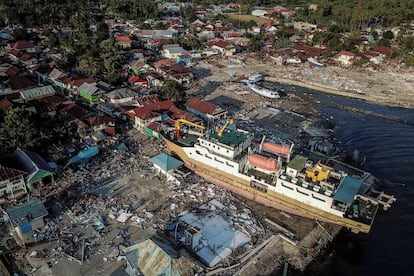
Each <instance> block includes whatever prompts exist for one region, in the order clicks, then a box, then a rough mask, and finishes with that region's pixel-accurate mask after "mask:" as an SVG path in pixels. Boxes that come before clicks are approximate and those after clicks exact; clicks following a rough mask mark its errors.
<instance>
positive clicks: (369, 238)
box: [296, 88, 414, 275]
mask: <svg viewBox="0 0 414 276" xmlns="http://www.w3.org/2000/svg"><path fill="white" fill-rule="evenodd" d="M296 91H298V92H303V93H311V94H312V96H314V97H315V98H316V99H319V100H318V101H317V103H316V104H317V106H318V107H319V108H320V109H321V111H322V117H323V118H324V119H325V120H328V121H330V122H332V123H333V124H334V125H335V128H334V132H335V135H336V137H337V138H338V140H339V142H340V143H341V146H342V147H343V148H344V149H345V150H346V151H347V152H350V153H352V151H353V150H354V149H356V150H358V151H359V152H360V156H362V157H364V156H365V157H366V162H365V164H364V166H363V169H364V170H366V171H369V172H370V173H372V174H373V175H375V176H377V177H378V178H379V179H380V180H382V181H383V182H384V184H385V186H384V191H385V192H386V193H388V194H391V195H394V196H395V197H396V198H397V201H396V202H395V203H394V204H393V205H392V208H391V209H390V210H388V211H381V212H380V213H379V214H378V215H377V218H376V220H375V222H374V225H373V227H372V230H371V232H370V234H368V235H365V234H358V235H354V234H352V233H349V232H347V231H344V232H343V233H341V234H340V235H339V236H338V237H337V239H336V240H335V242H334V243H333V244H332V247H331V248H330V250H328V252H327V254H326V256H323V257H322V259H323V260H325V261H324V266H325V267H319V268H318V269H317V271H319V272H316V271H315V268H310V270H309V272H310V274H313V273H317V274H319V275H387V274H388V275H412V271H413V269H414V263H413V262H412V260H411V256H412V245H413V244H414V235H412V233H413V231H412V227H413V226H414V211H413V210H414V201H413V200H412V199H413V198H414V110H412V109H403V108H394V107H386V106H380V105H373V104H369V103H366V102H364V101H360V100H355V99H348V98H344V97H341V96H332V95H327V94H322V93H320V92H315V91H311V90H307V89H302V88H296ZM326 102H332V103H334V104H336V105H344V106H349V107H353V108H358V109H361V110H366V111H373V112H376V113H379V114H384V115H387V116H396V117H399V118H401V119H403V120H404V121H406V123H403V122H396V121H392V120H387V119H384V118H379V117H376V116H372V115H369V114H363V113H354V112H350V111H347V110H345V109H343V108H335V107H332V106H331V105H325V104H324V103H326ZM318 266H319V265H318ZM312 271H314V272H312ZM315 275H316V274H315Z"/></svg>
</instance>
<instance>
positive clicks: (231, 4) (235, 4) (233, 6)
mask: <svg viewBox="0 0 414 276" xmlns="http://www.w3.org/2000/svg"><path fill="white" fill-rule="evenodd" d="M227 7H229V8H232V9H236V8H237V9H239V8H240V4H237V3H228V4H227Z"/></svg>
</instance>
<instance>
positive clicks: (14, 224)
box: [5, 198, 49, 245]
mask: <svg viewBox="0 0 414 276" xmlns="http://www.w3.org/2000/svg"><path fill="white" fill-rule="evenodd" d="M48 214H49V213H48V211H47V210H46V208H45V206H44V205H43V203H42V202H41V201H40V199H38V198H32V199H30V200H29V201H28V202H26V203H24V204H22V205H19V206H16V207H13V208H10V209H7V210H6V211H5V215H6V220H7V221H8V222H9V223H10V234H11V235H12V236H13V237H14V239H15V240H16V242H17V244H19V245H24V244H27V243H31V242H36V240H35V235H34V234H35V233H36V232H38V231H39V230H41V229H43V227H44V226H45V222H44V219H43V218H44V217H45V216H47V215H48Z"/></svg>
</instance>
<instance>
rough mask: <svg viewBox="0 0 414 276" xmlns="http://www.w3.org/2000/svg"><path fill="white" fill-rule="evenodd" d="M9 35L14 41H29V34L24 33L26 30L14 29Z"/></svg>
mask: <svg viewBox="0 0 414 276" xmlns="http://www.w3.org/2000/svg"><path fill="white" fill-rule="evenodd" d="M11 35H12V36H13V37H14V38H15V39H16V40H26V39H29V34H28V33H27V32H26V30H24V29H20V28H18V29H14V30H13V32H12V33H11Z"/></svg>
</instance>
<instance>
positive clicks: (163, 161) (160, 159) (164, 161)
mask: <svg viewBox="0 0 414 276" xmlns="http://www.w3.org/2000/svg"><path fill="white" fill-rule="evenodd" d="M149 161H150V162H152V163H154V164H156V165H158V166H159V167H160V168H161V169H162V170H164V171H169V170H172V169H175V168H178V167H180V166H182V165H183V164H184V163H183V162H181V161H180V160H177V159H175V158H174V157H172V156H170V155H168V154H165V153H161V154H158V155H156V156H154V157H152V158H150V159H149Z"/></svg>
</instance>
